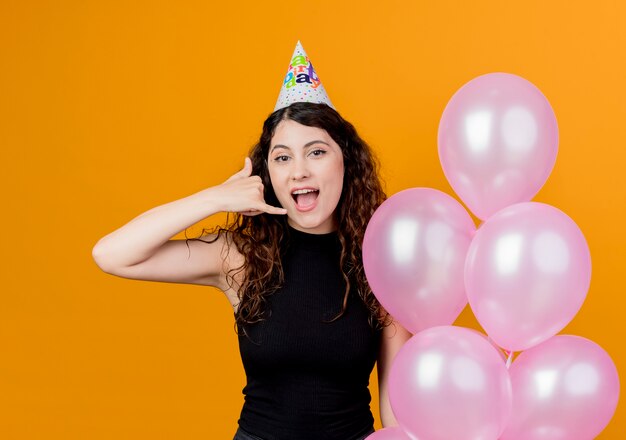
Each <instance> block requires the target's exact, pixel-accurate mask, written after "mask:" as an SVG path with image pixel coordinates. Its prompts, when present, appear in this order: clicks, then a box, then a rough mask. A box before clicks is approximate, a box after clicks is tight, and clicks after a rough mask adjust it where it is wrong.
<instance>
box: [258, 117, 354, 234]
mask: <svg viewBox="0 0 626 440" xmlns="http://www.w3.org/2000/svg"><path fill="white" fill-rule="evenodd" d="M267 166H268V170H269V175H270V180H271V181H272V187H273V188H274V192H275V193H276V197H277V198H278V201H279V202H280V204H281V205H282V206H283V208H285V209H287V217H288V222H289V224H290V225H291V226H292V227H293V228H295V229H298V230H300V231H304V232H309V233H313V234H324V233H327V232H331V231H334V230H335V229H336V228H337V225H336V223H335V218H334V212H335V208H336V207H337V203H338V202H339V198H340V197H341V190H342V188H343V173H344V168H343V154H342V152H341V148H340V147H339V145H337V143H336V142H335V141H334V140H333V139H332V138H331V137H330V135H329V134H328V133H327V132H326V130H323V129H321V128H317V127H308V126H306V125H302V124H299V123H298V122H295V121H292V120H291V119H285V120H283V121H281V122H280V123H279V124H278V126H277V127H276V130H275V132H274V137H273V138H272V142H271V144H270V151H269V155H268V158H267Z"/></svg>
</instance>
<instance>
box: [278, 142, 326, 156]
mask: <svg viewBox="0 0 626 440" xmlns="http://www.w3.org/2000/svg"><path fill="white" fill-rule="evenodd" d="M314 144H324V145H326V146H328V147H330V145H328V143H326V142H324V141H322V140H319V139H316V140H314V141H311V142H307V143H306V144H304V148H307V147H310V146H311V145H314ZM277 148H283V149H285V150H291V148H289V147H288V146H287V145H282V144H276V145H274V146H273V147H272V149H271V150H270V153H271V152H272V151H274V150H275V149H277Z"/></svg>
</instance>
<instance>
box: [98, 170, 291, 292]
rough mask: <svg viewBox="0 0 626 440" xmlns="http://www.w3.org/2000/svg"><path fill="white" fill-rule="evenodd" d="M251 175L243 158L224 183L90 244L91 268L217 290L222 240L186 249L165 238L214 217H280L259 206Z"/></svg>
mask: <svg viewBox="0 0 626 440" xmlns="http://www.w3.org/2000/svg"><path fill="white" fill-rule="evenodd" d="M251 174H252V163H251V162H250V159H249V158H246V160H245V165H244V167H243V169H242V170H241V171H239V172H237V173H236V174H234V175H233V176H231V177H230V178H229V179H228V180H226V181H225V182H224V183H222V184H220V185H217V186H214V187H211V188H207V189H205V190H202V191H200V192H198V193H196V194H192V195H190V196H188V197H185V198H182V199H179V200H176V201H173V202H170V203H166V204H165V205H161V206H157V207H156V208H152V209H150V210H148V211H146V212H144V213H143V214H141V215H139V216H138V217H136V218H134V219H133V220H131V221H130V222H129V223H127V224H126V225H124V226H122V227H121V228H119V229H117V230H115V231H113V232H111V233H110V234H108V235H106V236H105V237H103V238H101V239H100V240H99V241H98V242H97V243H96V245H95V246H94V248H93V251H92V255H93V258H94V260H95V262H96V264H97V265H98V266H99V267H100V268H101V269H102V270H103V271H105V272H107V273H110V274H113V275H117V276H121V277H124V278H132V279H140V280H149V281H162V282H173V283H190V284H204V285H212V286H215V287H219V288H222V287H223V286H222V285H221V284H220V282H221V279H222V275H223V271H224V255H225V254H224V250H225V249H224V246H225V245H228V244H227V243H226V242H225V239H224V238H223V236H222V237H220V240H219V241H218V242H216V243H214V244H213V245H207V244H206V243H202V242H198V241H190V242H189V243H188V244H189V248H188V247H187V244H186V243H185V240H172V239H171V237H173V236H174V235H176V234H178V233H179V232H181V231H183V230H185V229H186V228H188V227H189V226H192V225H194V224H195V223H197V222H199V221H201V220H202V219H204V218H206V217H209V216H211V215H213V214H215V213H217V212H222V211H229V212H240V213H243V214H246V215H258V214H264V213H268V214H285V213H286V210H285V209H283V208H276V207H273V206H269V205H267V204H266V203H265V201H264V199H263V184H262V183H261V178H260V177H259V176H252V175H251ZM207 238H208V237H207Z"/></svg>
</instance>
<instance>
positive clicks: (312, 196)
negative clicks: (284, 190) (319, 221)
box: [291, 189, 319, 209]
mask: <svg viewBox="0 0 626 440" xmlns="http://www.w3.org/2000/svg"><path fill="white" fill-rule="evenodd" d="M318 195H319V190H317V189H299V190H297V191H294V192H292V193H291V197H293V200H294V201H295V202H296V206H297V207H298V208H299V209H306V208H309V207H311V206H313V204H314V203H315V201H316V200H317V196H318Z"/></svg>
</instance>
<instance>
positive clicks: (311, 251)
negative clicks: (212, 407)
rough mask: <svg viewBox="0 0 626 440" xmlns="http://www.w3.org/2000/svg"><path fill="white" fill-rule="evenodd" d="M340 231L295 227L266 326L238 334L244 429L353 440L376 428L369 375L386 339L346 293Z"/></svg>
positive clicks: (287, 439) (293, 437)
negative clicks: (244, 382)
mask: <svg viewBox="0 0 626 440" xmlns="http://www.w3.org/2000/svg"><path fill="white" fill-rule="evenodd" d="M340 253H341V244H340V242H339V238H338V235H337V233H336V232H332V233H328V234H309V233H306V232H302V231H298V230H296V229H294V228H292V227H289V228H288V240H287V244H286V245H285V246H283V250H282V251H281V255H282V263H283V270H284V272H285V284H284V286H283V288H282V289H280V290H279V291H277V292H276V293H274V294H272V295H271V296H270V297H269V298H268V303H267V306H266V307H267V308H266V310H267V312H266V314H265V320H264V321H261V322H259V323H255V324H252V325H246V326H245V329H246V331H247V336H246V335H245V334H244V333H243V331H242V329H241V327H240V328H239V351H240V353H241V359H242V361H243V366H244V369H245V372H246V377H247V385H246V386H245V387H244V389H243V394H244V396H245V403H244V405H243V408H242V411H241V416H240V418H239V426H240V427H241V428H243V429H244V430H246V431H248V432H250V433H251V434H254V435H256V436H258V437H261V438H263V439H266V440H309V439H310V440H352V439H355V438H359V437H360V436H363V435H365V434H367V433H368V432H369V431H370V430H371V429H372V427H373V422H374V418H373V416H372V413H371V411H370V407H369V403H370V400H371V395H370V392H369V389H368V384H369V376H370V373H371V372H372V369H373V368H374V364H375V362H376V357H377V354H378V349H379V346H380V336H381V332H380V331H379V330H373V329H372V328H371V326H370V325H369V323H368V316H369V311H368V309H367V308H366V307H365V305H364V304H363V302H362V300H361V299H360V298H359V297H358V295H357V294H356V290H355V289H351V292H350V295H349V300H348V306H347V309H346V312H345V313H344V315H343V316H342V317H341V318H339V319H337V320H336V321H334V322H332V323H328V322H324V321H329V320H330V319H332V318H334V317H335V316H336V315H337V314H338V313H339V312H340V311H341V307H342V303H343V297H344V293H345V287H346V284H345V281H344V280H343V277H342V274H341V269H340V265H339V256H340Z"/></svg>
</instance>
